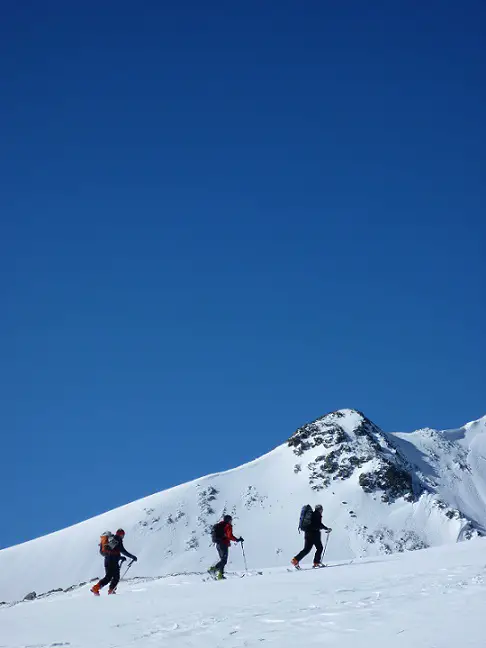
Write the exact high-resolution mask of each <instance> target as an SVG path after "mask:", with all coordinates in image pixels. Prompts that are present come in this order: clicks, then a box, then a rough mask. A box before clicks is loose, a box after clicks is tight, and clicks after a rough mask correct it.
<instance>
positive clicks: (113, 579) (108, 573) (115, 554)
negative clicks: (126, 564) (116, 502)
mask: <svg viewBox="0 0 486 648" xmlns="http://www.w3.org/2000/svg"><path fill="white" fill-rule="evenodd" d="M124 537H125V531H124V530H123V529H118V531H117V532H116V533H115V535H114V536H113V540H112V546H111V547H110V549H109V550H107V551H106V552H105V553H104V556H105V576H104V578H102V579H101V580H100V581H99V582H98V583H96V585H93V587H92V588H91V591H92V592H93V594H94V595H95V596H99V595H100V589H101V588H102V587H104V586H105V585H108V583H110V589H109V590H108V594H115V589H116V586H117V585H118V581H119V580H120V560H122V561H124V560H126V559H125V558H121V554H123V555H124V556H127V558H130V559H131V560H133V561H135V562H136V560H137V556H134V555H133V554H131V553H130V552H129V551H127V550H126V549H125V547H124V546H123V538H124Z"/></svg>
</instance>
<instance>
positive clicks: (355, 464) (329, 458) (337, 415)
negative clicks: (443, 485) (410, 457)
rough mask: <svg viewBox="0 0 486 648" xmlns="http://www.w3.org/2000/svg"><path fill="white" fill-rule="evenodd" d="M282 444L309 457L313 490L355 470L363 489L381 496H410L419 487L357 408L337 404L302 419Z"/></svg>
mask: <svg viewBox="0 0 486 648" xmlns="http://www.w3.org/2000/svg"><path fill="white" fill-rule="evenodd" d="M288 445H289V447H291V448H292V450H293V452H294V454H295V455H296V456H298V457H302V456H303V455H305V458H306V459H309V460H310V462H309V463H308V469H309V483H310V485H311V488H312V489H313V490H315V491H321V490H324V489H325V488H328V487H329V486H330V485H331V483H332V482H335V481H342V480H346V479H349V478H350V477H352V476H353V475H354V474H356V475H357V477H358V481H359V485H360V486H361V488H362V489H363V491H364V492H365V493H371V492H375V491H380V492H381V498H382V501H383V502H388V503H389V502H394V501H395V500H396V499H398V498H400V497H403V498H405V499H406V500H407V501H409V502H412V501H414V500H415V499H416V498H417V496H418V495H420V493H421V492H422V488H420V487H417V485H416V484H414V480H413V475H412V474H411V467H410V465H409V464H408V462H407V460H406V459H405V457H404V456H403V455H402V454H401V453H400V452H399V451H398V449H397V447H396V445H395V444H394V442H393V441H392V438H391V437H390V436H389V435H387V434H386V433H385V432H383V431H382V430H381V429H380V428H379V427H378V426H376V425H375V424H374V423H373V422H372V421H370V419H368V418H367V417H366V416H365V415H364V414H363V413H362V412H359V411H358V410H353V409H344V410H338V411H336V412H331V413H329V414H326V415H324V416H322V417H320V418H318V419H316V420H315V421H313V422H312V423H307V424H306V425H304V426H302V427H301V428H299V429H298V430H297V431H296V432H295V433H294V434H293V435H292V436H291V437H290V439H289V440H288Z"/></svg>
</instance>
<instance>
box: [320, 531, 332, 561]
mask: <svg viewBox="0 0 486 648" xmlns="http://www.w3.org/2000/svg"><path fill="white" fill-rule="evenodd" d="M330 533H331V532H330V531H329V533H327V534H326V535H327V538H326V544H325V545H324V551H323V552H322V555H323V556H324V554H325V553H326V549H327V543H328V542H329V535H330Z"/></svg>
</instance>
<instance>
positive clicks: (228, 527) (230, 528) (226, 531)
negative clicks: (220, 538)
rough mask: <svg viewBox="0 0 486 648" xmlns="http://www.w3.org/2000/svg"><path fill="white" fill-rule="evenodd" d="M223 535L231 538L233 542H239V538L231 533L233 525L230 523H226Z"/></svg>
mask: <svg viewBox="0 0 486 648" xmlns="http://www.w3.org/2000/svg"><path fill="white" fill-rule="evenodd" d="M225 535H226V537H227V538H228V540H230V541H231V540H232V541H233V542H239V541H240V539H239V538H235V536H234V535H233V526H232V525H231V524H228V525H227V527H226V529H225Z"/></svg>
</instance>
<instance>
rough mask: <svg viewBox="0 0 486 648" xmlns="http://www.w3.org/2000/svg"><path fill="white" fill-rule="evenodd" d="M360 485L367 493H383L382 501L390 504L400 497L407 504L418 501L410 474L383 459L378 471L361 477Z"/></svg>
mask: <svg viewBox="0 0 486 648" xmlns="http://www.w3.org/2000/svg"><path fill="white" fill-rule="evenodd" d="M359 485H360V486H361V488H362V489H363V490H364V492H365V493H375V492H376V491H377V490H380V491H382V495H381V499H382V501H383V502H387V503H388V504H390V503H392V502H394V501H395V500H397V499H398V498H399V497H403V498H404V499H405V500H407V502H413V501H415V499H416V496H415V494H414V488H413V480H412V476H411V475H410V473H408V472H407V471H406V470H404V469H403V468H400V467H399V466H397V465H395V464H393V463H391V462H389V461H386V460H383V459H382V460H381V463H380V466H379V467H378V468H377V469H375V470H373V471H371V472H365V473H362V474H361V475H360V476H359Z"/></svg>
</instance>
